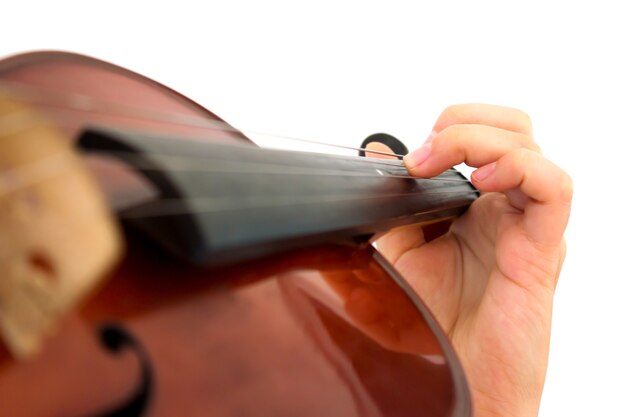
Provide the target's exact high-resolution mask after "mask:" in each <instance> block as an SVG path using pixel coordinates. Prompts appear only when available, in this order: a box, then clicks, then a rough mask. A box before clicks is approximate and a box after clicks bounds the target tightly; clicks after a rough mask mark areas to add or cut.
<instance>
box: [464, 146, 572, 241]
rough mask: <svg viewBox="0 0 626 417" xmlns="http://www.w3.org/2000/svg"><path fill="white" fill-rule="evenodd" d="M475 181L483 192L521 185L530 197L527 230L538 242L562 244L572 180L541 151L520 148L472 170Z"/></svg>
mask: <svg viewBox="0 0 626 417" xmlns="http://www.w3.org/2000/svg"><path fill="white" fill-rule="evenodd" d="M472 183H473V184H474V186H475V187H476V188H478V189H479V190H480V191H482V192H490V191H496V192H506V191H509V190H514V189H517V188H519V189H520V190H521V191H522V192H523V193H524V194H525V195H526V196H528V197H529V199H528V201H527V202H526V206H525V207H524V208H523V210H524V217H523V222H524V230H525V231H526V234H527V237H528V238H529V240H531V241H532V242H533V243H535V244H536V245H538V246H541V245H544V244H545V245H551V246H554V245H558V246H560V245H561V240H562V237H563V232H564V231H565V226H566V225H567V221H568V218H569V213H570V206H571V201H572V193H573V187H572V180H571V179H570V177H569V176H568V175H567V174H566V173H565V172H564V171H563V170H561V169H560V168H559V167H558V166H556V165H555V164H553V163H552V162H550V161H548V160H547V159H545V158H544V157H543V156H541V155H540V154H538V153H537V152H532V151H530V150H528V149H516V150H514V151H512V152H509V153H507V154H506V155H504V156H502V157H501V158H500V159H498V160H497V161H495V162H491V163H489V164H487V165H485V166H482V167H480V168H479V169H477V170H476V171H474V172H473V173H472Z"/></svg>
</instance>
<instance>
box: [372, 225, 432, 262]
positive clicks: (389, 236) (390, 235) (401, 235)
mask: <svg viewBox="0 0 626 417" xmlns="http://www.w3.org/2000/svg"><path fill="white" fill-rule="evenodd" d="M424 243H426V240H425V238H424V229H423V228H422V225H421V224H411V225H408V226H400V227H396V228H395V229H391V230H390V231H388V232H387V233H385V234H384V235H382V236H381V237H380V238H378V239H377V240H376V245H377V248H378V250H379V251H380V253H382V254H383V256H384V257H385V258H387V260H388V261H389V262H390V263H391V264H395V263H396V261H397V260H398V259H399V258H400V257H401V256H402V255H403V254H404V253H405V252H407V251H409V250H411V249H413V248H419V247H420V246H422V245H423V244H424Z"/></svg>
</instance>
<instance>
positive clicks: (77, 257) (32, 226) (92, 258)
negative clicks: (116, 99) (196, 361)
mask: <svg viewBox="0 0 626 417" xmlns="http://www.w3.org/2000/svg"><path fill="white" fill-rule="evenodd" d="M120 242H121V240H120V237H119V233H118V229H117V227H116V225H115V223H114V222H113V220H112V218H111V216H110V214H109V212H108V210H107V208H106V205H105V203H104V200H103V197H102V196H101V195H100V193H99V190H98V189H97V188H96V185H95V182H93V181H92V179H91V178H90V177H89V175H88V172H87V170H86V168H85V167H84V166H83V163H82V161H81V160H80V158H79V156H78V155H77V154H75V153H74V152H73V150H72V147H71V143H70V141H69V140H67V139H65V138H63V137H61V135H60V134H59V133H58V132H56V131H55V130H54V129H53V128H51V127H50V126H48V125H46V123H45V122H44V121H43V120H42V119H39V118H38V117H37V116H36V115H35V114H34V113H33V112H32V111H30V110H29V109H28V108H26V107H24V106H22V105H20V104H18V103H16V102H15V101H13V100H11V99H10V98H8V97H5V96H4V95H3V94H2V91H0V337H1V338H2V340H3V341H4V344H5V346H6V348H7V349H8V351H9V352H10V353H11V354H12V355H13V356H14V357H16V358H19V359H24V358H28V357H30V356H32V355H34V354H35V353H36V352H37V351H38V350H40V348H41V346H42V343H43V341H44V339H45V336H46V335H47V334H49V333H50V332H52V331H53V329H54V327H55V324H56V323H57V322H58V320H59V319H60V318H61V317H62V316H63V315H64V314H65V313H67V312H68V311H70V310H71V309H72V308H73V307H75V306H76V304H77V303H78V301H79V300H80V299H82V298H83V297H84V296H85V295H86V294H87V293H88V292H89V291H90V290H92V289H93V288H94V286H95V285H96V284H97V283H98V282H99V281H100V279H101V278H102V277H103V276H104V274H105V273H106V271H107V270H108V269H109V268H110V267H111V266H112V264H113V263H114V261H115V260H116V259H117V258H118V257H119V254H120V252H121V250H120V249H121V245H120Z"/></svg>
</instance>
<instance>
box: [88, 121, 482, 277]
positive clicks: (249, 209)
mask: <svg viewBox="0 0 626 417" xmlns="http://www.w3.org/2000/svg"><path fill="white" fill-rule="evenodd" d="M78 146H79V147H80V148H81V149H82V150H84V151H86V152H90V153H92V152H95V153H98V154H104V155H106V156H108V157H113V158H116V159H118V160H120V161H122V162H123V163H124V164H125V165H126V166H127V168H130V169H131V170H132V171H133V172H135V173H136V174H137V175H140V176H141V177H143V178H144V179H145V180H147V181H148V182H149V183H150V184H151V186H152V187H153V188H155V189H156V190H157V191H158V193H157V194H158V198H156V199H153V200H151V201H148V202H143V203H141V204H137V205H134V206H132V207H129V208H126V209H124V210H122V211H121V212H120V213H119V215H120V217H121V218H123V219H124V221H125V222H126V223H128V224H129V225H132V226H133V227H137V228H139V229H140V230H141V231H142V232H144V233H145V234H146V235H147V236H149V237H150V238H151V239H153V240H155V241H156V242H157V243H159V244H160V245H162V246H163V247H165V248H166V249H168V250H169V251H170V252H171V253H173V254H175V255H176V256H178V257H180V258H182V259H184V260H187V261H189V262H192V263H194V264H199V265H217V264H223V263H229V262H235V261H241V260H243V259H248V258H256V257H261V256H265V255H269V254H272V253H275V252H280V251H284V250H286V249H293V248H299V247H304V246H308V245H313V244H320V243H326V242H337V241H341V240H354V239H355V238H356V239H360V238H363V237H369V236H371V235H372V234H374V233H376V232H380V231H385V230H388V229H389V228H392V227H396V226H400V225H404V224H409V223H415V222H426V221H432V220H436V219H442V218H448V217H454V216H458V215H460V214H461V213H463V211H464V210H465V209H467V207H468V206H469V205H470V204H471V202H472V201H473V200H475V199H476V198H477V196H478V191H476V189H474V187H473V186H472V185H471V183H470V182H469V181H467V180H466V179H465V177H463V176H462V175H461V174H460V173H459V172H457V171H455V170H449V171H447V172H445V173H443V174H442V175H440V176H438V177H435V178H432V179H416V178H412V177H410V176H409V175H408V173H407V171H406V169H405V168H404V166H403V165H402V163H401V161H398V160H389V159H374V158H361V157H349V156H336V155H324V154H317V153H306V152H296V151H284V150H274V149H263V148H259V147H257V146H255V145H253V144H242V143H231V142H222V141H211V140H206V141H201V140H193V139H188V138H184V137H180V138H172V137H163V136H155V135H150V134H146V133H143V132H136V131H122V130H111V129H90V130H87V131H86V132H84V134H83V135H82V136H81V138H80V140H79V141H78Z"/></svg>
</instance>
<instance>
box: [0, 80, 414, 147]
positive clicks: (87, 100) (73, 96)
mask: <svg viewBox="0 0 626 417" xmlns="http://www.w3.org/2000/svg"><path fill="white" fill-rule="evenodd" d="M0 86H3V87H4V88H6V89H7V90H9V91H11V90H13V91H15V92H16V93H18V94H19V96H20V97H21V98H22V99H23V98H24V97H29V98H28V100H30V102H29V103H31V104H32V103H37V101H36V100H38V99H45V100H49V102H46V101H45V100H44V102H43V103H41V102H40V103H39V104H44V105H54V104H55V103H54V101H55V100H56V101H57V104H62V105H63V108H61V110H63V109H70V110H76V111H84V112H92V113H93V112H95V113H100V114H104V115H110V114H113V115H119V116H124V117H129V116H133V117H134V118H136V119H139V120H147V121H156V122H167V123H171V124H175V125H179V126H187V127H197V128H204V129H215V130H221V131H226V132H233V133H245V134H252V135H259V136H266V137H271V138H277V139H283V140H288V141H296V142H303V143H309V144H314V145H320V146H328V147H333V148H339V149H347V150H353V151H364V152H368V153H372V154H377V155H383V156H393V157H395V158H399V159H402V158H403V157H404V155H401V154H396V153H393V152H383V151H378V150H373V149H367V148H362V147H352V146H347V145H338V144H332V143H327V142H323V141H318V140H313V139H304V138H299V137H295V136H290V135H279V134H274V133H266V132H260V131H257V130H254V129H243V128H240V129H236V128H234V127H233V126H231V125H230V124H228V123H226V122H224V121H220V120H211V119H207V118H206V117H201V116H195V115H187V114H182V113H174V112H165V111H159V110H155V109H146V108H142V107H138V106H132V105H128V104H122V103H113V102H108V101H104V100H102V99H98V98H95V97H93V96H89V95H85V94H77V93H58V92H53V91H50V90H43V89H41V88H35V87H31V86H28V85H26V84H22V83H16V82H12V81H0Z"/></svg>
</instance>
